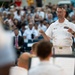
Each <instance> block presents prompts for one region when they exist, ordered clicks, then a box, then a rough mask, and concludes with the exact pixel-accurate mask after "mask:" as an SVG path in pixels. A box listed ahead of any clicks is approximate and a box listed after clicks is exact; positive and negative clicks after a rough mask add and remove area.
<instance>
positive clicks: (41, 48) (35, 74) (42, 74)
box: [29, 41, 64, 75]
mask: <svg viewBox="0 0 75 75" xmlns="http://www.w3.org/2000/svg"><path fill="white" fill-rule="evenodd" d="M51 55H52V44H51V43H50V42H48V41H40V42H39V44H38V46H37V56H38V57H39V59H40V63H39V64H38V65H37V66H36V67H33V68H31V69H30V70H29V75H64V74H63V69H62V68H61V67H59V66H56V65H52V64H50V63H49V60H50V58H51Z"/></svg>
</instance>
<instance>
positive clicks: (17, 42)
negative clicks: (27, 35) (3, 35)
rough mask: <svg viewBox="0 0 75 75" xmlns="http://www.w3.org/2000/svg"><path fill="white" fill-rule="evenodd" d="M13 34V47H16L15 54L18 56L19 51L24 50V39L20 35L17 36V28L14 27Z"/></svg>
mask: <svg viewBox="0 0 75 75" xmlns="http://www.w3.org/2000/svg"><path fill="white" fill-rule="evenodd" d="M14 34H15V36H14V37H13V44H14V48H15V49H16V52H17V56H18V57H19V56H20V54H21V52H24V47H23V45H24V39H23V37H22V36H19V31H18V28H15V29H14Z"/></svg>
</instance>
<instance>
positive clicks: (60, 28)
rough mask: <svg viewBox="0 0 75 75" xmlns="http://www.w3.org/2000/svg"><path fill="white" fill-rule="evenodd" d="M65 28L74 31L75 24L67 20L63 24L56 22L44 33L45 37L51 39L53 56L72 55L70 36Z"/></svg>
mask: <svg viewBox="0 0 75 75" xmlns="http://www.w3.org/2000/svg"><path fill="white" fill-rule="evenodd" d="M65 27H69V28H71V29H72V30H73V31H75V24H73V23H71V22H69V21H68V20H67V19H65V21H64V22H63V23H59V21H58V20H57V21H56V22H54V23H52V24H51V25H50V27H49V28H48V29H47V31H46V35H48V36H49V37H50V39H52V42H53V47H54V53H55V54H72V48H71V46H72V42H73V41H72V34H71V33H70V32H68V29H67V28H65Z"/></svg>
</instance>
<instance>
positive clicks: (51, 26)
mask: <svg viewBox="0 0 75 75" xmlns="http://www.w3.org/2000/svg"><path fill="white" fill-rule="evenodd" d="M52 29H53V25H50V26H49V28H48V29H47V30H46V32H45V33H46V35H47V36H49V37H50V38H52Z"/></svg>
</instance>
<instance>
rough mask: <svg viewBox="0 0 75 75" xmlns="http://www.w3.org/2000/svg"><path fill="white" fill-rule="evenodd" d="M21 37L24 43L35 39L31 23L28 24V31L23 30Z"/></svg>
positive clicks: (35, 35)
mask: <svg viewBox="0 0 75 75" xmlns="http://www.w3.org/2000/svg"><path fill="white" fill-rule="evenodd" d="M23 36H24V42H28V40H33V39H34V38H35V37H37V36H38V34H36V32H35V29H34V27H33V23H32V22H30V23H29V27H28V29H26V30H25V32H24V34H23Z"/></svg>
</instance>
